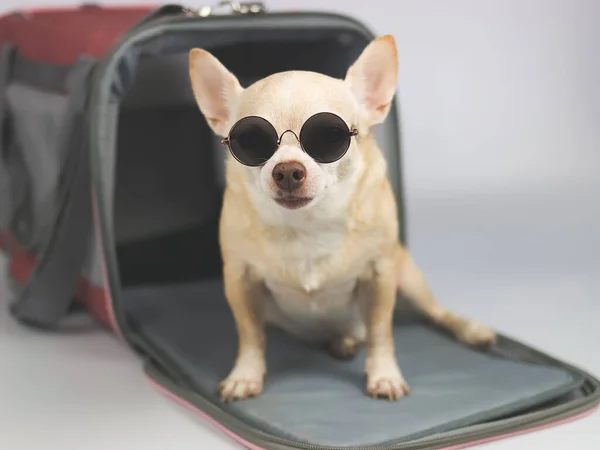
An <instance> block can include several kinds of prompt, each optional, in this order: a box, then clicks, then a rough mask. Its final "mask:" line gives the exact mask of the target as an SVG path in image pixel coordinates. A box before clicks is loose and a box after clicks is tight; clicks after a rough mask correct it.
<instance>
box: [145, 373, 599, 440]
mask: <svg viewBox="0 0 600 450" xmlns="http://www.w3.org/2000/svg"><path fill="white" fill-rule="evenodd" d="M146 378H147V380H148V382H149V383H150V385H151V386H152V387H153V388H154V389H156V390H157V391H158V392H159V393H160V394H162V395H164V396H165V397H168V398H169V399H171V400H173V401H174V402H176V403H178V404H179V405H181V406H183V407H185V408H187V409H188V410H190V411H191V412H193V413H195V414H197V415H199V416H200V417H202V418H203V419H205V420H207V421H208V422H209V423H210V424H211V425H213V426H215V427H216V428H217V429H219V430H220V431H222V432H223V433H225V434H226V435H227V436H229V437H230V438H232V439H234V440H235V441H237V442H238V443H239V444H241V445H243V446H244V447H246V448H248V449H250V450H266V449H264V448H262V447H258V446H256V445H255V444H252V443H251V442H248V441H247V440H245V439H244V438H242V437H241V436H238V435H237V434H235V433H234V432H233V431H231V430H229V429H227V428H225V426H224V425H222V424H221V423H219V422H218V421H217V420H215V419H213V418H212V417H211V416H209V415H208V414H206V413H205V412H204V411H201V410H200V409H198V408H196V407H195V406H194V405H192V404H191V403H189V402H187V401H185V400H184V399H182V398H180V397H177V396H176V395H175V394H173V393H172V392H170V391H168V390H167V389H165V388H164V387H163V386H161V385H160V384H158V383H156V382H155V381H154V380H152V379H151V378H150V377H148V376H147V377H146ZM598 408H599V407H598V406H596V407H595V408H592V409H590V410H589V411H585V412H583V413H581V414H578V415H576V416H573V417H569V418H567V419H563V420H559V421H556V422H553V423H550V424H547V425H542V426H539V427H533V428H528V429H526V430H522V431H516V432H513V433H506V434H500V435H498V436H492V437H489V438H485V439H480V440H478V441H471V442H465V443H463V444H458V445H452V446H450V447H444V448H442V449H440V450H460V449H463V448H467V447H472V446H476V445H482V444H487V443H488V442H493V441H499V440H501V439H506V438H510V437H514V436H519V435H521V434H527V433H532V432H534V431H539V430H543V429H546V428H553V427H555V426H559V425H563V424H565V423H569V422H574V421H576V420H579V419H583V418H584V417H587V416H589V415H591V414H593V413H594V412H596V411H597V410H598Z"/></svg>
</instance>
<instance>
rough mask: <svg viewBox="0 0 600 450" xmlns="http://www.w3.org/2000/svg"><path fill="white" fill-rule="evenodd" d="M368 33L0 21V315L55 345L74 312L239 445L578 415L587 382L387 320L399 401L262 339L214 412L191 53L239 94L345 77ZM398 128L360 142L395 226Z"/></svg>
mask: <svg viewBox="0 0 600 450" xmlns="http://www.w3.org/2000/svg"><path fill="white" fill-rule="evenodd" d="M221 6H224V5H221ZM373 38H374V35H373V34H372V33H371V32H370V31H368V30H367V29H366V28H365V27H364V26H363V25H362V24H361V23H359V22H357V21H355V20H353V19H351V18H348V17H344V16H340V15H334V14H325V13H311V12H277V13H275V12H267V11H265V9H264V7H263V6H262V5H261V4H258V3H253V4H239V3H231V4H229V10H228V13H222V11H221V10H218V11H215V10H214V9H211V8H202V9H199V10H197V11H192V10H190V9H187V8H183V7H180V6H176V5H167V6H163V7H160V8H157V9H152V8H101V7H97V6H83V7H81V8H73V9H49V10H41V11H31V12H19V13H14V14H8V15H6V16H4V17H2V18H1V19H0V51H1V53H0V125H1V126H0V233H1V234H0V241H1V246H2V248H3V250H4V253H5V255H6V256H7V258H8V261H9V264H8V271H7V274H6V275H3V276H6V279H7V280H9V281H10V282H11V283H10V285H11V286H12V289H11V295H12V297H13V298H12V299H11V311H12V314H13V315H14V316H15V317H16V318H17V319H18V320H19V321H21V322H23V323H24V324H29V325H30V326H34V327H44V328H55V329H57V331H60V325H61V324H63V323H64V321H65V320H68V316H69V314H70V312H71V310H72V309H73V306H74V305H83V306H84V307H85V308H87V309H88V310H89V311H90V312H91V313H92V314H93V315H94V316H95V317H97V318H98V319H99V321H101V322H102V323H104V324H105V325H106V326H107V328H109V329H111V330H113V331H114V332H115V333H116V334H118V335H119V336H120V337H121V338H122V339H123V340H124V341H125V342H126V343H127V344H129V345H130V346H131V348H132V349H133V350H134V351H135V353H136V354H138V355H139V357H140V358H142V359H143V361H144V362H145V372H146V374H147V375H148V377H149V379H150V380H151V382H152V384H153V385H154V386H155V387H157V388H158V390H159V391H161V392H163V393H165V394H168V395H169V396H171V397H172V398H174V399H176V400H177V401H179V402H181V403H183V404H185V405H187V406H189V407H190V408H192V409H194V410H196V411H197V412H198V413H199V414H201V415H203V416H204V417H206V418H207V419H208V420H210V421H211V422H212V423H214V424H216V425H217V426H219V427H220V428H221V429H222V430H224V431H225V432H227V434H228V435H230V436H231V437H232V438H233V439H235V440H237V441H238V442H239V443H241V444H242V445H243V446H246V447H248V448H254V449H259V448H264V449H280V450H283V449H307V450H308V449H310V450H317V449H324V450H325V449H330V450H333V449H372V450H376V449H390V450H392V449H424V448H428V449H432V448H452V449H456V448H459V447H462V446H467V445H472V444H475V443H478V442H485V441H488V440H493V439H498V438H501V437H505V436H509V435H514V434H517V433H522V432H525V431H530V430H534V429H537V428H540V427H544V426H548V425H551V424H557V423H559V422H563V421H566V420H569V419H573V418H575V417H579V416H581V415H584V414H586V413H589V412H590V411H592V410H593V409H594V407H595V406H596V405H597V404H598V400H599V392H600V391H599V389H598V387H599V383H598V381H597V380H596V379H595V378H594V377H592V376H591V375H589V374H588V373H586V372H584V371H582V370H580V369H578V368H575V367H572V366H570V365H568V364H566V363H564V362H561V361H557V360H556V359H553V358H551V357H549V356H547V355H545V354H542V353H540V352H539V351H536V350H534V349H532V348H530V347H528V346H527V345H525V344H523V343H519V342H515V341H514V340H511V339H509V338H508V337H505V336H501V337H500V338H499V342H498V343H497V344H496V345H495V346H493V347H492V348H490V349H485V350H482V349H479V350H478V349H473V348H467V347H466V346H463V345H461V344H459V343H458V342H456V341H455V340H454V339H452V338H450V337H448V336H446V335H445V334H443V333H441V332H440V331H438V330H436V329H435V328H433V326H431V325H429V324H428V323H426V322H424V321H421V320H414V321H404V322H402V321H401V318H399V319H398V324H397V326H395V339H396V341H397V352H398V358H399V361H400V364H401V366H402V368H403V370H404V374H405V376H406V378H407V380H408V383H409V384H410V386H411V388H412V393H411V395H410V396H408V397H406V398H403V399H401V400H399V401H397V402H387V401H383V400H382V401H376V400H373V399H371V398H369V397H368V396H367V395H365V393H364V388H363V373H362V360H364V355H363V354H360V355H359V356H358V357H357V358H356V359H355V360H353V361H336V360H334V359H332V358H330V357H329V356H328V355H327V354H325V353H324V352H322V351H320V350H316V349H313V348H312V347H307V346H305V345H303V344H301V343H298V342H297V341H295V340H294V339H293V338H291V337H289V336H287V335H285V334H283V333H280V332H277V331H276V330H270V331H269V337H268V342H269V345H268V351H267V353H268V368H269V375H268V377H267V380H266V384H265V388H264V392H263V393H262V395H260V396H258V397H256V398H253V399H249V400H245V401H239V402H233V403H223V402H222V401H221V400H220V399H219V398H218V396H217V393H216V389H217V385H218V383H219V381H220V380H221V379H223V378H224V377H225V376H226V375H227V373H228V371H229V370H230V368H231V367H232V364H233V362H234V359H235V353H236V343H237V339H236V331H235V328H234V323H233V319H232V317H231V314H230V312H229V309H228V306H227V304H226V301H225V299H224V295H223V288H222V283H221V278H220V276H221V275H220V274H221V261H220V252H219V248H218V237H217V232H218V229H217V223H218V217H219V212H220V206H221V195H222V192H223V187H224V178H223V162H224V155H225V152H224V151H223V148H222V147H221V146H220V145H219V141H218V139H217V138H216V137H215V136H214V135H213V133H212V132H211V131H210V129H209V127H208V125H207V124H206V122H205V121H204V118H203V117H202V115H201V113H200V111H199V109H198V107H197V105H196V104H195V101H194V98H193V95H192V92H191V87H190V80H189V74H188V52H189V50H190V49H191V48H193V47H202V48H205V49H208V50H210V51H211V53H213V54H214V55H215V56H217V57H218V58H219V59H220V60H221V61H222V62H223V63H224V65H225V66H226V67H228V68H229V69H230V70H232V72H234V73H235V74H236V75H237V76H238V78H239V79H240V81H241V82H242V84H245V85H248V84H250V83H252V82H253V81H255V80H258V79H260V78H263V77H265V76H267V75H269V74H272V73H274V72H279V71H284V70H291V69H302V70H311V71H316V72H321V73H324V74H327V75H330V76H333V77H337V78H342V77H343V76H344V75H345V71H346V70H347V68H348V66H349V65H350V64H351V63H352V62H353V61H354V60H355V59H356V58H357V57H358V55H359V54H360V53H361V51H362V50H363V49H364V47H365V46H366V45H367V43H368V42H370V41H371V40H372V39H373ZM399 132H400V129H399V125H398V117H397V112H396V105H394V107H393V108H392V112H391V113H390V116H389V117H388V119H387V121H386V122H385V123H384V124H383V125H382V126H380V127H378V129H377V139H378V140H379V142H380V144H381V147H382V149H383V150H384V152H385V155H386V157H387V161H388V164H389V176H390V178H391V180H392V184H393V186H394V192H395V195H396V198H397V201H398V204H399V206H400V208H399V212H400V216H401V217H400V220H401V224H402V223H403V222H402V212H403V208H402V205H403V203H402V199H403V191H402V178H401V160H400V143H399ZM404 228H405V227H404V226H402V227H401V229H404ZM400 238H401V239H402V240H403V241H404V235H402V236H400Z"/></svg>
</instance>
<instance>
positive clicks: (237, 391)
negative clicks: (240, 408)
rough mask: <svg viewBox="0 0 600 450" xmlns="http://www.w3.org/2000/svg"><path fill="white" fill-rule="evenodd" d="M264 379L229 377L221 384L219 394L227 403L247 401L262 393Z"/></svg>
mask: <svg viewBox="0 0 600 450" xmlns="http://www.w3.org/2000/svg"><path fill="white" fill-rule="evenodd" d="M262 387H263V380H262V378H236V377H234V376H231V375H230V376H229V377H227V378H226V379H225V380H223V381H222V382H221V383H220V384H219V394H220V395H221V399H223V401H225V402H231V401H235V400H245V399H247V398H249V397H256V396H257V395H259V394H260V393H261V392H262Z"/></svg>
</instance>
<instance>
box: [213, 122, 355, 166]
mask: <svg viewBox="0 0 600 450" xmlns="http://www.w3.org/2000/svg"><path fill="white" fill-rule="evenodd" d="M321 114H328V115H332V116H335V117H337V118H338V119H339V120H340V122H341V123H343V124H344V125H345V126H346V129H347V130H348V131H347V132H348V137H349V139H348V146H347V147H346V149H345V150H344V152H343V153H342V154H341V155H340V156H339V157H338V158H336V159H334V160H333V161H327V162H321V161H317V160H316V159H315V158H314V157H313V156H311V154H310V153H308V152H307V151H306V149H305V148H304V145H302V141H301V140H300V138H299V137H298V135H297V134H296V132H295V131H294V130H285V131H284V132H282V133H281V134H277V130H276V129H275V127H274V126H273V124H272V123H271V122H269V121H268V120H267V119H265V118H264V117H260V116H246V117H242V118H241V119H240V120H238V121H237V122H236V123H234V124H233V126H232V127H231V129H230V130H229V134H228V135H227V137H226V138H225V139H222V140H221V145H224V146H227V148H228V149H229V153H231V156H233V158H234V159H235V160H236V161H237V162H239V163H240V164H243V165H244V166H248V167H261V166H264V165H265V164H266V163H267V162H268V160H267V161H265V162H263V163H260V164H247V163H245V162H243V161H240V159H239V158H238V157H237V156H236V155H235V153H234V151H233V150H232V149H231V141H230V136H231V132H232V131H233V130H234V129H235V127H236V126H237V125H238V124H239V123H240V122H241V121H242V120H245V119H259V120H261V121H263V122H265V123H266V124H267V125H268V126H269V127H270V128H271V129H272V130H273V136H275V137H277V140H276V141H275V143H276V147H275V152H276V151H277V150H278V149H279V147H280V145H281V140H282V139H283V135H284V134H286V133H292V134H293V135H294V137H295V138H296V141H297V142H298V144H300V148H301V149H302V151H303V152H304V153H306V154H307V155H308V156H310V157H311V158H312V159H313V160H314V161H316V162H317V163H319V164H332V163H334V162H336V161H339V160H340V159H342V158H343V157H344V156H345V155H346V153H348V150H349V149H350V145H351V143H352V137H353V136H358V130H357V129H356V128H354V127H352V128H350V127H348V125H346V122H345V121H344V119H342V118H341V117H340V116H338V115H337V114H334V113H332V112H328V111H323V112H318V113H316V114H313V115H312V116H310V117H309V118H308V119H306V120H305V121H304V123H303V124H302V127H301V128H300V136H302V130H303V129H304V126H305V125H306V124H307V122H308V121H309V120H311V119H313V118H314V117H316V116H319V115H321ZM275 152H273V155H274V154H275ZM273 155H271V156H273Z"/></svg>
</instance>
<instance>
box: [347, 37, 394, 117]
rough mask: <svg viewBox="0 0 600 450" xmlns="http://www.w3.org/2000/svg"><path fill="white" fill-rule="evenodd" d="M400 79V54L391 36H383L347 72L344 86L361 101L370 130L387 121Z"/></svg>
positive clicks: (368, 46)
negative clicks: (371, 127)
mask: <svg viewBox="0 0 600 450" xmlns="http://www.w3.org/2000/svg"><path fill="white" fill-rule="evenodd" d="M397 79H398V52H397V50H396V42H395V40H394V37H393V36H391V35H385V36H381V37H379V38H377V39H375V40H374V41H372V42H371V43H370V44H369V45H367V47H366V48H365V49H364V50H363V52H362V53H361V55H360V56H359V57H358V59H357V60H356V62H355V63H354V64H353V65H352V66H351V67H350V69H348V72H347V73H346V79H345V82H346V83H347V84H348V86H349V87H350V90H351V91H352V93H353V94H354V96H355V97H356V99H357V100H358V102H359V104H360V106H361V108H362V110H363V112H364V118H365V120H366V122H367V126H369V127H370V126H372V125H375V124H377V123H381V122H383V121H384V120H385V118H386V116H387V114H388V112H389V110H390V106H391V104H392V100H393V98H394V94H395V93H396V84H397Z"/></svg>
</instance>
